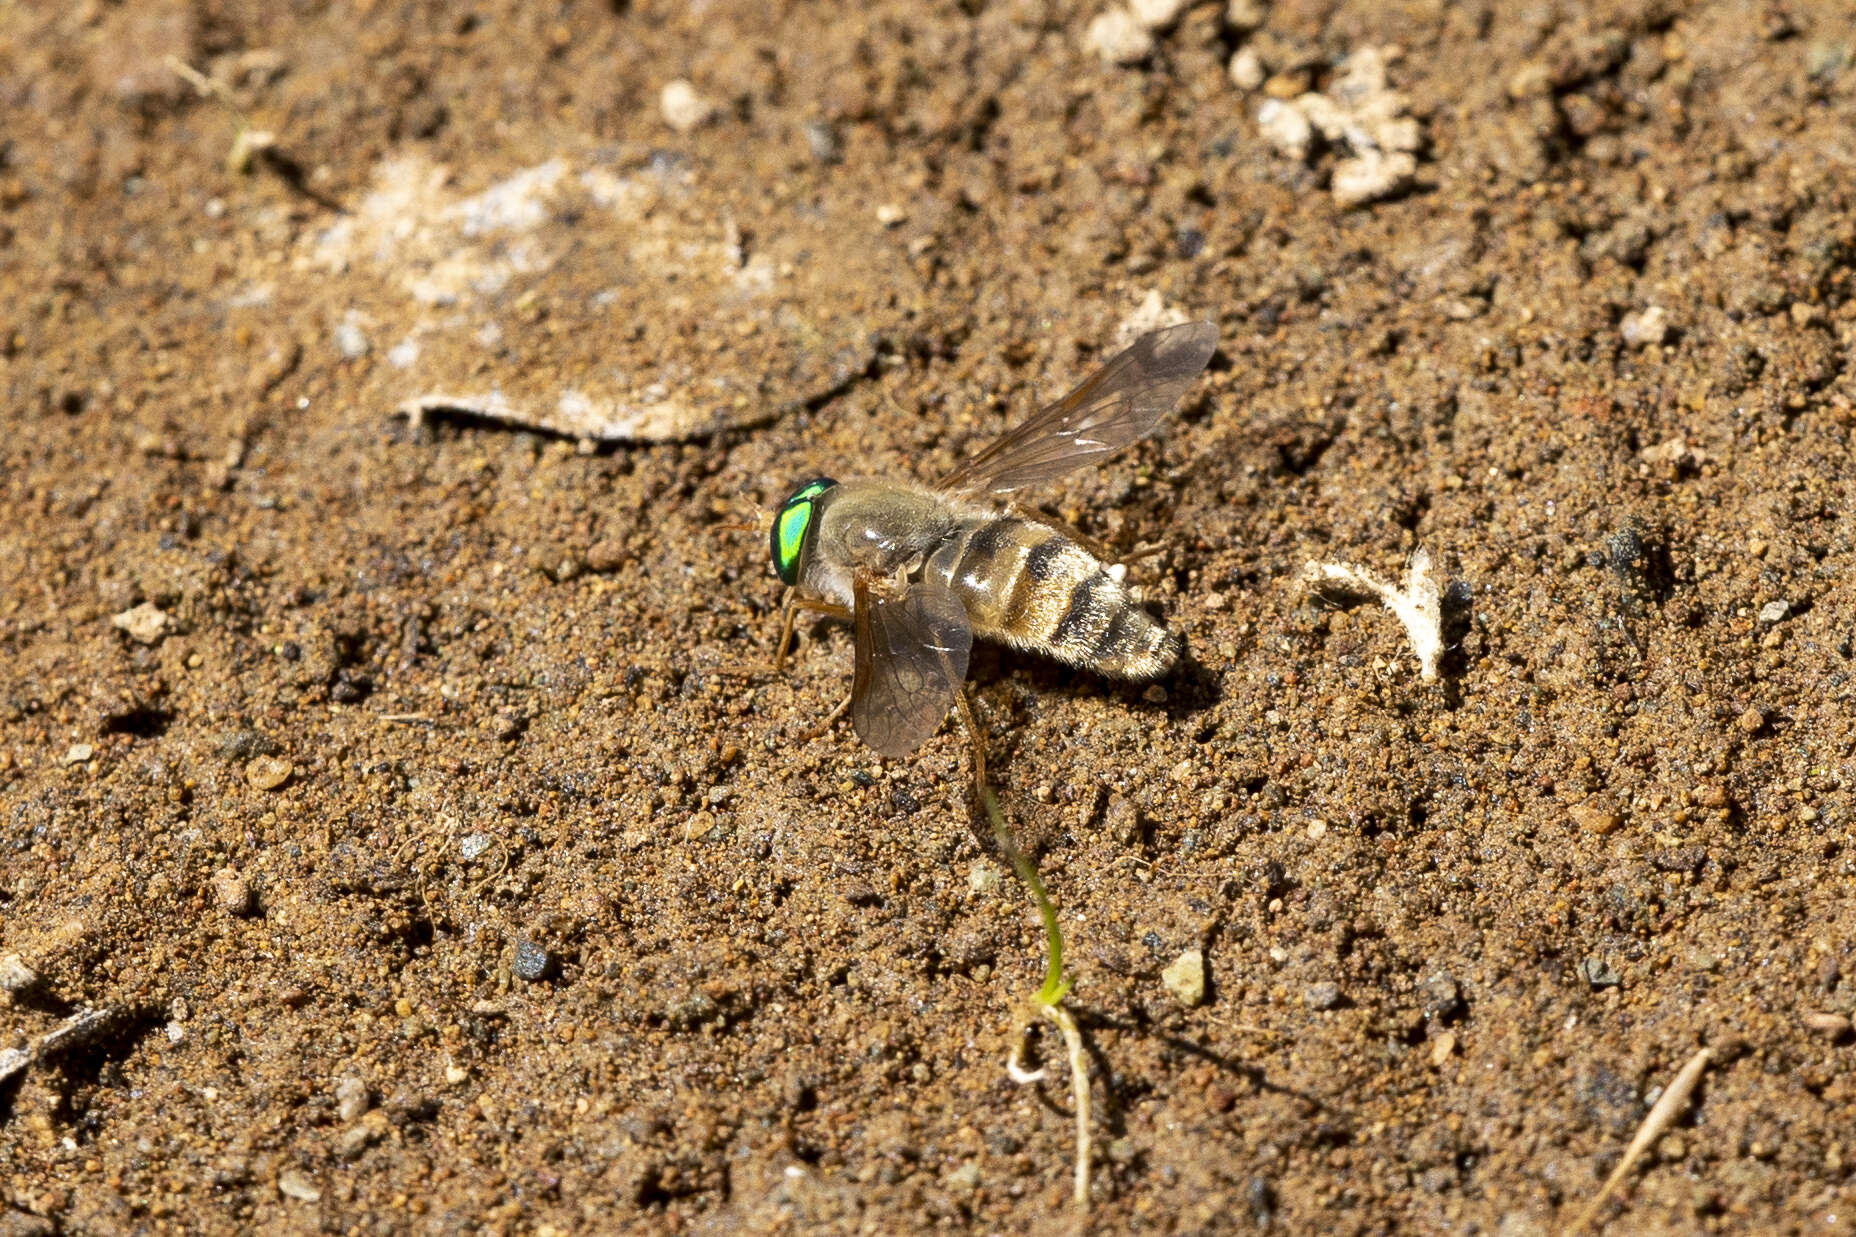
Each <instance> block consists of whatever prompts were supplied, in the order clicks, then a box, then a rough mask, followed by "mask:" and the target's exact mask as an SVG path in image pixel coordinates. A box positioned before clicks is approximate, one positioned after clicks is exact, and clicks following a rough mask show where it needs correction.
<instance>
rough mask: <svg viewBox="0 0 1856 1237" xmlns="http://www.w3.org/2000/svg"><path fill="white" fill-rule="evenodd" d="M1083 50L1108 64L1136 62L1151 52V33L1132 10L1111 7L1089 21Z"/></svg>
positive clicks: (1145, 57) (1152, 49) (1152, 44)
mask: <svg viewBox="0 0 1856 1237" xmlns="http://www.w3.org/2000/svg"><path fill="white" fill-rule="evenodd" d="M1083 49H1084V50H1085V51H1092V52H1094V53H1095V54H1096V55H1098V56H1100V57H1101V58H1102V59H1103V60H1105V61H1107V62H1108V63H1110V64H1139V63H1140V62H1141V61H1143V60H1145V59H1147V58H1148V57H1149V56H1151V55H1153V54H1154V36H1153V32H1152V31H1150V30H1148V28H1147V27H1146V26H1143V25H1142V24H1141V23H1140V21H1139V19H1137V18H1136V17H1135V16H1134V14H1133V13H1130V12H1129V11H1128V10H1127V9H1123V8H1114V9H1110V10H1109V11H1108V12H1106V13H1101V14H1098V15H1097V17H1096V19H1095V20H1094V21H1092V22H1090V23H1089V29H1088V31H1086V32H1085V33H1084V35H1083Z"/></svg>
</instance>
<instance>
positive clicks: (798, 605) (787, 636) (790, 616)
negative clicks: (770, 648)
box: [773, 588, 851, 674]
mask: <svg viewBox="0 0 1856 1237" xmlns="http://www.w3.org/2000/svg"><path fill="white" fill-rule="evenodd" d="M784 610H785V617H784V619H783V621H782V622H781V624H780V646H779V648H778V649H776V650H775V651H774V654H773V672H774V673H775V674H779V673H780V672H781V671H783V670H785V669H786V654H787V652H788V651H789V650H790V649H791V648H792V647H793V624H794V623H796V622H798V620H799V612H800V611H801V610H804V611H807V612H808V613H812V614H823V615H825V616H826V617H827V618H841V619H847V618H849V617H851V610H850V607H849V606H841V605H838V604H837V603H836V602H831V601H819V600H817V599H816V598H812V597H801V596H800V595H799V591H798V590H797V589H791V588H789V589H787V590H786V605H785V606H784Z"/></svg>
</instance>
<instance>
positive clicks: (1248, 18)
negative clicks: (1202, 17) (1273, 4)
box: [1224, 0, 1270, 30]
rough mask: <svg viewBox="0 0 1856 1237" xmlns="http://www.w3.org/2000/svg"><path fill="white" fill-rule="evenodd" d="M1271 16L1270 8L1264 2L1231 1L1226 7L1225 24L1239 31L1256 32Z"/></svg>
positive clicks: (1256, 0) (1260, 0)
mask: <svg viewBox="0 0 1856 1237" xmlns="http://www.w3.org/2000/svg"><path fill="white" fill-rule="evenodd" d="M1269 16H1270V10H1269V6H1268V5H1266V4H1264V3H1263V0H1231V2H1230V3H1229V4H1227V5H1225V6H1224V20H1225V23H1226V24H1227V25H1230V26H1232V27H1234V28H1236V29H1238V30H1255V29H1256V28H1257V27H1258V26H1261V25H1262V24H1263V23H1264V22H1266V21H1268V20H1269Z"/></svg>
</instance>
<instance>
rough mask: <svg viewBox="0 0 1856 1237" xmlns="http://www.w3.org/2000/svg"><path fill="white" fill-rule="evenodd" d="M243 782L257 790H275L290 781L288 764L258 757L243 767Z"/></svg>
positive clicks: (269, 757)
mask: <svg viewBox="0 0 1856 1237" xmlns="http://www.w3.org/2000/svg"><path fill="white" fill-rule="evenodd" d="M245 780H246V781H247V782H250V783H251V784H252V785H253V786H254V787H256V788H257V789H259V790H276V789H278V788H279V787H281V786H282V785H283V784H284V783H285V782H287V781H289V780H290V762H289V761H287V760H282V759H279V758H278V757H276V756H259V757H257V758H256V759H254V760H253V761H252V762H251V763H250V764H248V765H246V766H245Z"/></svg>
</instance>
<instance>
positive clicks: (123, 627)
mask: <svg viewBox="0 0 1856 1237" xmlns="http://www.w3.org/2000/svg"><path fill="white" fill-rule="evenodd" d="M110 623H111V624H112V625H113V626H115V627H116V628H117V629H118V630H120V631H125V632H127V633H129V638H130V639H131V640H133V641H135V642H136V643H137V644H158V643H160V642H161V639H162V637H164V636H166V635H167V634H168V631H169V630H170V629H171V627H172V626H173V622H172V620H171V619H169V618H168V615H167V611H165V610H162V609H160V608H159V607H157V606H156V605H155V604H154V603H153V602H147V601H145V602H143V603H142V604H141V605H139V606H135V607H133V608H132V609H128V610H124V611H123V612H122V613H121V614H118V615H114V616H113V617H111V619H110Z"/></svg>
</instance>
